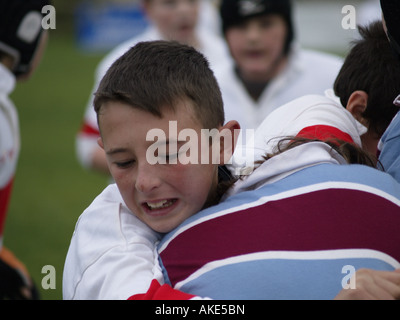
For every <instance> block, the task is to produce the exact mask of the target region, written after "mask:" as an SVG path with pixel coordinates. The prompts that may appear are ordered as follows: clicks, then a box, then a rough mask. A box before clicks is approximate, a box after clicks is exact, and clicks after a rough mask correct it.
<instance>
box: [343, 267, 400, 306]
mask: <svg viewBox="0 0 400 320" xmlns="http://www.w3.org/2000/svg"><path fill="white" fill-rule="evenodd" d="M355 276H356V286H355V289H343V290H342V291H340V292H339V294H338V295H337V296H336V297H335V300H400V269H399V270H396V271H377V270H370V269H360V270H358V271H357V272H356V273H355Z"/></svg>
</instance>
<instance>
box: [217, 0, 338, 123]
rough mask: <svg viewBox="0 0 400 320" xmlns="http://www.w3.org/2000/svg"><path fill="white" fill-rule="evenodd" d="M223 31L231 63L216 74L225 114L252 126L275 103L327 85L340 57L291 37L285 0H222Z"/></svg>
mask: <svg viewBox="0 0 400 320" xmlns="http://www.w3.org/2000/svg"><path fill="white" fill-rule="evenodd" d="M220 13H221V20H222V27H223V34H224V36H225V39H226V42H227V44H228V47H229V49H230V53H231V56H232V58H233V60H234V64H232V65H225V66H224V67H223V68H221V69H219V70H218V73H217V74H216V76H217V79H218V82H219V83H220V86H221V91H222V96H223V99H224V104H225V114H226V119H227V120H232V119H240V120H241V121H240V125H241V127H242V129H246V128H253V129H255V128H257V127H258V126H259V125H260V124H261V122H262V120H263V119H264V118H265V117H266V116H267V115H268V114H270V113H271V112H272V111H273V110H275V109H276V108H278V107H280V106H282V105H284V104H285V103H287V102H289V101H291V100H293V99H296V98H298V97H301V96H304V95H306V94H323V93H324V91H325V90H326V89H329V88H332V85H333V82H334V79H335V77H336V75H337V73H338V71H339V69H340V67H341V65H342V61H341V59H339V58H338V57H334V56H332V55H328V54H325V53H319V52H316V51H310V50H304V49H300V48H299V47H298V44H297V43H296V41H295V30H294V23H293V19H292V5H291V1H289V0H284V1H283V0H261V1H259V0H223V1H222V2H221V9H220Z"/></svg>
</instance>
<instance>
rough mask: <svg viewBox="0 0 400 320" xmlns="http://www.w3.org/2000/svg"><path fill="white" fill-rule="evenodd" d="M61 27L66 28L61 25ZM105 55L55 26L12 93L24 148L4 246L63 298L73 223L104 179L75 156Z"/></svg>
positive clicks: (47, 293) (45, 294) (45, 295)
mask: <svg viewBox="0 0 400 320" xmlns="http://www.w3.org/2000/svg"><path fill="white" fill-rule="evenodd" d="M60 29H62V26H61V27H60ZM100 59H101V56H100V55H97V56H96V55H85V54H83V53H82V52H79V51H78V50H77V49H76V47H75V44H74V39H73V35H72V32H71V30H59V25H57V29H56V30H51V31H50V39H49V44H48V46H47V50H46V53H45V56H44V58H43V60H42V63H41V65H40V66H39V69H37V71H36V72H35V74H34V75H33V77H32V78H31V79H30V80H29V81H28V82H24V83H18V85H17V88H16V90H15V91H14V93H13V94H12V96H11V98H12V100H13V101H14V103H15V104H16V106H17V108H18V111H19V116H20V126H21V143H22V146H21V154H20V159H19V164H18V170H17V176H16V180H15V184H14V192H13V196H12V200H11V204H10V209H9V213H8V217H7V221H6V226H5V237H4V244H5V246H7V247H8V248H10V249H11V250H12V251H13V252H14V253H15V254H16V255H17V257H18V258H19V259H20V260H21V261H22V262H23V263H25V264H26V266H27V268H28V270H29V272H30V273H31V276H32V277H33V279H34V281H35V283H36V285H37V287H38V288H39V289H40V294H41V298H42V299H43V300H47V299H52V300H53V299H54V300H55V299H61V298H62V273H63V267H64V261H65V256H66V253H67V250H68V246H69V242H70V239H71V235H72V233H73V229H74V226H75V223H76V221H77V219H78V217H79V215H80V214H81V213H82V211H83V210H84V209H85V208H86V207H87V206H88V205H89V204H90V202H91V201H92V200H93V199H94V197H95V196H96V195H97V194H99V192H100V191H101V190H102V189H103V188H104V186H105V184H106V183H107V179H106V178H105V177H104V176H101V175H99V174H96V173H93V172H88V171H85V170H84V169H83V168H82V167H81V166H80V164H79V163H78V162H77V160H76V154H75V135H76V132H77V131H78V129H79V127H80V124H81V121H82V117H83V113H84V109H85V106H86V103H87V100H88V97H89V92H90V90H91V88H92V85H93V74H94V69H95V67H96V65H97V63H98V62H99V61H100ZM45 265H52V266H54V267H55V269H56V281H57V283H56V289H54V290H53V289H48V290H44V289H42V286H41V281H42V278H43V277H44V276H45V274H42V273H41V270H42V267H43V266H45Z"/></svg>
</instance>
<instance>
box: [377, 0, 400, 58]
mask: <svg viewBox="0 0 400 320" xmlns="http://www.w3.org/2000/svg"><path fill="white" fill-rule="evenodd" d="M381 7H382V12H383V16H384V17H385V21H386V26H387V29H388V36H389V39H390V42H391V44H392V47H393V48H394V49H395V50H396V51H397V53H398V54H399V55H400V1H399V0H381Z"/></svg>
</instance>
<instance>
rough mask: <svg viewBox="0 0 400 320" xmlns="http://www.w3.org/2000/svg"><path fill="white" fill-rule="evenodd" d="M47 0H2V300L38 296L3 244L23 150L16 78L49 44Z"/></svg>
mask: <svg viewBox="0 0 400 320" xmlns="http://www.w3.org/2000/svg"><path fill="white" fill-rule="evenodd" d="M47 4H49V2H48V1H44V0H29V1H28V0H15V1H6V0H1V1H0V299H21V298H22V299H27V298H35V297H37V293H36V291H35V290H34V288H33V287H34V286H33V284H32V282H31V280H30V276H29V274H28V273H27V271H26V268H25V267H24V266H23V265H22V264H21V263H20V262H19V261H18V260H17V259H16V258H15V257H14V256H13V255H12V253H11V252H9V251H8V250H7V249H6V248H4V247H3V229H4V224H5V220H6V213H7V208H8V204H9V201H10V199H11V193H12V186H13V181H14V176H15V171H16V167H17V162H18V156H19V151H20V141H19V134H20V133H19V121H18V112H17V109H16V108H15V106H14V104H13V103H12V102H11V100H10V99H9V95H10V94H11V92H12V91H13V90H14V87H15V84H16V81H18V80H22V79H27V78H29V76H30V75H31V74H32V72H33V71H34V70H35V69H36V67H37V65H38V63H39V61H40V59H41V57H42V53H43V50H44V47H45V44H46V40H47V34H46V32H44V30H43V29H42V25H41V22H42V19H43V16H42V8H43V6H45V5H47Z"/></svg>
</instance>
